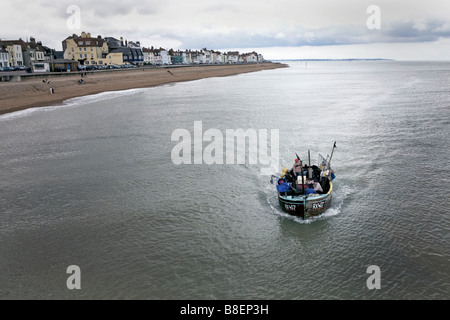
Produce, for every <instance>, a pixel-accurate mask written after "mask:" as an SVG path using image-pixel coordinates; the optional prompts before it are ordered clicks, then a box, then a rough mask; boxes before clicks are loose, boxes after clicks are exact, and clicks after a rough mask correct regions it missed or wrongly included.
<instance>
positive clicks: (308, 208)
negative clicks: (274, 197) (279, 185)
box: [278, 185, 333, 219]
mask: <svg viewBox="0 0 450 320" xmlns="http://www.w3.org/2000/svg"><path fill="white" fill-rule="evenodd" d="M332 190H333V187H332V185H331V187H330V191H329V192H328V193H327V194H323V195H319V196H316V197H306V196H304V195H299V196H284V195H281V194H279V195H278V201H279V203H280V207H281V209H282V210H283V211H284V212H286V213H288V214H290V215H293V216H296V217H300V218H302V219H308V218H311V217H314V216H318V215H320V214H322V213H324V212H325V211H327V210H328V209H329V208H330V205H331V199H332Z"/></svg>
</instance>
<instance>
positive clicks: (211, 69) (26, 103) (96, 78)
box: [0, 63, 286, 114]
mask: <svg viewBox="0 0 450 320" xmlns="http://www.w3.org/2000/svg"><path fill="white" fill-rule="evenodd" d="M282 67H286V66H285V65H283V64H275V63H263V64H245V65H241V64H240V65H217V66H195V67H181V68H148V69H129V70H121V71H106V72H95V73H88V74H87V77H86V78H84V79H83V80H84V81H85V83H84V84H81V85H80V84H79V83H78V81H79V80H80V79H81V75H80V74H78V73H74V74H71V75H67V76H62V77H61V76H58V77H56V76H54V77H52V76H50V77H48V76H42V77H30V78H27V77H23V78H22V81H21V82H0V114H5V113H10V112H14V111H19V110H24V109H27V108H35V107H43V106H51V105H56V104H61V103H62V102H64V101H65V100H67V99H70V98H75V97H80V96H85V95H91V94H97V93H101V92H106V91H118V90H128V89H134V88H147V87H155V86H159V85H163V84H168V83H174V82H181V81H191V80H198V79H203V78H210V77H223V76H231V75H236V74H241V73H247V72H256V71H261V70H270V69H276V68H282ZM44 79H48V81H50V83H46V82H43V80H44ZM50 88H53V89H54V94H50Z"/></svg>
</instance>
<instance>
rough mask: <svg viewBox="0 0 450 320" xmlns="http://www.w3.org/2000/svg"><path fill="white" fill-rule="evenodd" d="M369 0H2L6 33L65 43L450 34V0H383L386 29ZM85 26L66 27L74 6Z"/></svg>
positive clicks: (180, 44) (305, 40) (332, 40)
mask: <svg viewBox="0 0 450 320" xmlns="http://www.w3.org/2000/svg"><path fill="white" fill-rule="evenodd" d="M372 2H373V1H369V0H340V1H327V0H316V1H314V2H313V1H306V0H278V1H269V0H246V1H241V0H226V1H225V0H215V1H210V0H191V1H181V0H165V1H156V0H147V1H141V0H128V1H122V2H120V1H116V0H77V1H73V0H61V1H54V0H35V1H29V0H2V13H3V17H2V19H1V20H0V30H2V34H1V35H0V37H2V38H19V37H22V38H25V37H28V36H34V37H36V38H37V39H38V40H42V41H43V42H44V43H46V44H47V45H48V46H52V47H55V48H56V49H60V48H61V41H62V40H64V39H65V38H66V37H67V36H69V35H71V34H72V33H77V34H79V33H81V31H85V32H90V33H91V34H92V35H93V36H97V35H102V36H113V37H121V36H123V37H124V38H127V39H129V40H134V41H138V40H139V41H141V43H142V44H143V45H145V46H155V47H158V46H163V47H174V49H188V48H192V49H195V48H204V47H208V48H213V49H214V48H227V47H229V48H238V47H245V48H248V47H253V48H255V49H256V48H263V47H296V46H298V47H301V46H317V47H320V46H332V45H352V44H370V43H380V42H384V43H407V42H424V43H427V42H431V41H436V40H437V39H441V38H445V39H446V38H450V23H449V22H448V18H447V17H448V16H449V15H450V4H447V3H445V2H442V1H438V0H426V1H425V0H415V1H406V0H397V1H390V0H377V1H376V2H377V4H378V5H379V6H380V8H381V18H382V28H381V30H369V29H368V28H367V26H366V21H367V18H368V17H369V15H368V14H367V8H368V6H369V5H370V4H372ZM70 5H77V6H79V8H80V10H81V28H80V29H79V30H70V29H68V28H67V26H66V21H67V19H68V17H69V15H68V13H67V8H68V7H69V6H70Z"/></svg>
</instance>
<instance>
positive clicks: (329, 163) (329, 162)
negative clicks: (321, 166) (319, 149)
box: [328, 141, 337, 169]
mask: <svg viewBox="0 0 450 320" xmlns="http://www.w3.org/2000/svg"><path fill="white" fill-rule="evenodd" d="M336 148H337V147H336V141H335V142H334V146H333V150H331V157H330V161H328V169H330V168H331V159H333V153H334V149H336Z"/></svg>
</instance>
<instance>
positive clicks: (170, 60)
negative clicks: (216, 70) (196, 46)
mask: <svg viewBox="0 0 450 320" xmlns="http://www.w3.org/2000/svg"><path fill="white" fill-rule="evenodd" d="M62 49H63V50H62V51H56V50H54V49H50V48H48V47H46V46H44V45H43V44H42V42H40V41H39V42H36V40H35V38H32V37H31V38H30V40H29V41H28V40H27V41H24V40H22V39H19V40H0V68H5V67H6V68H8V67H13V68H19V67H28V68H30V69H32V70H33V71H36V72H39V71H41V72H44V71H73V70H76V69H79V68H80V67H81V68H91V67H100V66H102V67H104V66H124V65H138V66H142V65H154V66H160V65H197V64H198V65H199V64H234V63H258V62H263V61H264V58H263V56H262V55H260V54H258V53H256V52H251V53H246V54H240V53H239V52H227V53H224V52H219V51H214V50H208V49H206V48H204V49H202V50H184V51H181V50H177V51H175V50H173V49H170V50H166V49H164V48H153V47H150V48H146V47H142V46H141V43H140V42H139V41H136V42H134V41H127V40H124V39H123V38H120V39H116V38H113V37H102V36H97V37H92V36H91V34H90V33H86V32H82V33H81V35H77V34H73V35H71V36H69V37H67V38H66V39H64V40H63V41H62ZM0 71H1V70H0Z"/></svg>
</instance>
